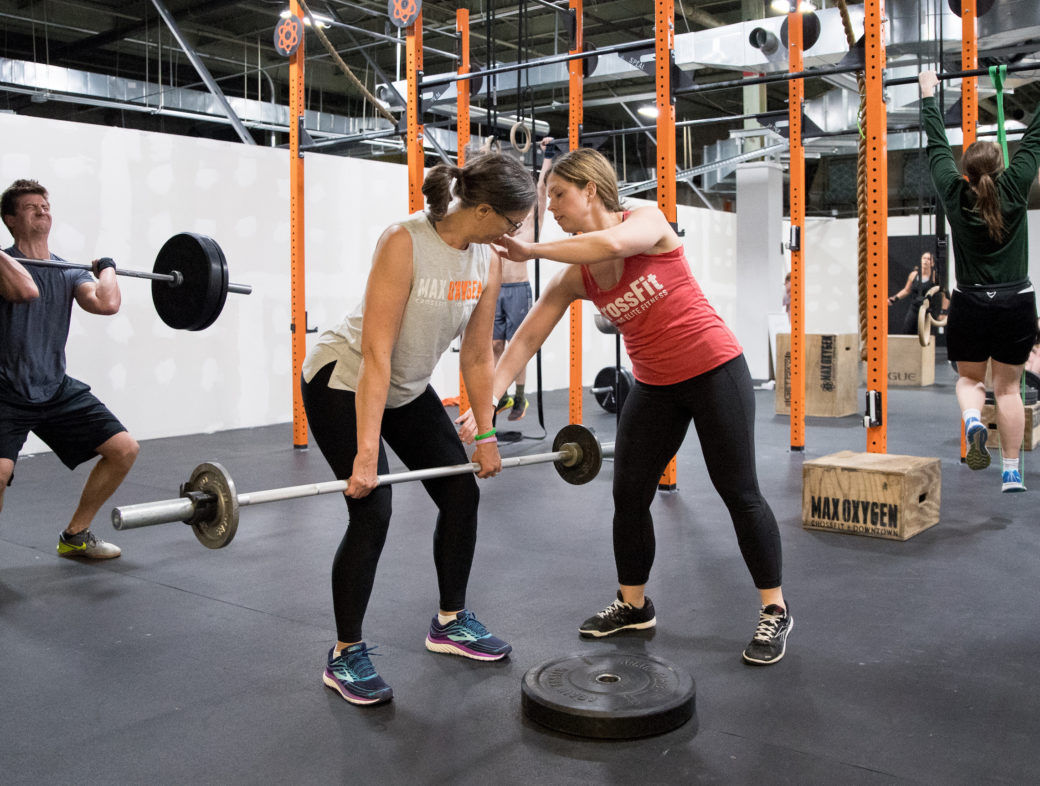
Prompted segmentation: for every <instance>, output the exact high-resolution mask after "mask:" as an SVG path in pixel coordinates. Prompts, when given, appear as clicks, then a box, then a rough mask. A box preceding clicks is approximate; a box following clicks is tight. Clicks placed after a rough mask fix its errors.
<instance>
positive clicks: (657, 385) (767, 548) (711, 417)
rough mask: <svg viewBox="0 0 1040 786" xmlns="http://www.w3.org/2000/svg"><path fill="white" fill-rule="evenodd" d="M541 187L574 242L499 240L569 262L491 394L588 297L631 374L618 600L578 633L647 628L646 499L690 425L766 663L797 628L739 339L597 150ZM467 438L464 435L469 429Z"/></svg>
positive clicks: (580, 153)
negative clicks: (726, 517) (726, 516)
mask: <svg viewBox="0 0 1040 786" xmlns="http://www.w3.org/2000/svg"><path fill="white" fill-rule="evenodd" d="M548 193H549V210H550V211H552V213H553V215H554V216H555V218H556V222H557V223H558V224H559V225H560V227H561V228H562V229H564V230H565V231H566V232H569V233H581V234H573V235H572V236H571V237H567V238H563V239H561V240H552V241H547V242H543V243H527V242H521V241H517V240H515V239H513V238H503V239H502V241H501V242H503V243H504V244H505V254H506V256H507V257H508V258H509V259H513V260H516V261H522V260H527V259H533V258H535V257H540V258H543V259H553V260H557V261H559V262H564V263H568V264H569V265H570V267H567V268H566V269H564V270H563V271H562V272H560V273H559V274H557V275H556V276H555V277H554V278H553V279H552V280H551V281H550V283H549V284H548V286H547V287H546V289H545V292H544V293H543V294H542V296H541V297H540V298H539V299H538V302H537V303H536V304H535V306H534V308H533V309H532V310H531V312H530V314H529V315H528V316H527V318H526V319H525V320H524V322H523V324H522V325H521V326H520V329H519V330H518V331H517V333H516V335H515V336H514V337H513V341H512V343H511V344H510V345H509V347H508V348H507V350H506V352H505V354H504V355H503V356H502V359H501V360H500V361H499V363H498V365H497V367H496V370H495V389H494V393H495V396H498V395H500V394H501V393H502V392H503V391H504V390H505V387H506V385H507V384H508V381H509V380H511V379H512V378H513V376H515V374H516V372H517V371H518V370H519V369H520V368H521V367H523V366H524V365H525V364H526V363H527V361H528V360H529V359H530V358H531V356H532V355H533V354H534V353H535V352H536V351H537V350H538V348H539V347H540V346H541V345H542V343H543V342H544V341H545V339H546V338H547V337H548V335H549V333H550V332H551V331H552V329H553V327H555V325H556V324H557V323H558V322H559V321H560V319H561V318H562V317H563V315H564V314H565V313H566V312H567V310H568V308H569V306H570V304H571V302H572V301H574V300H577V299H585V300H591V301H592V302H593V303H594V304H595V306H596V307H597V308H598V309H599V311H600V313H601V314H602V315H603V316H604V317H606V318H607V319H608V320H610V321H611V322H612V323H613V324H615V325H616V326H617V328H618V330H619V332H620V333H621V335H622V336H623V338H624V340H625V347H626V349H627V351H628V354H629V357H630V359H631V361H632V366H633V375H634V376H635V379H636V382H635V385H634V388H633V390H632V391H631V392H630V393H629V395H628V397H627V398H626V399H625V403H624V406H623V408H622V412H621V417H620V421H619V424H618V432H617V437H616V439H615V448H614V481H613V496H614V523H613V527H614V556H615V562H616V565H617V575H618V583H619V589H618V593H617V599H616V600H615V601H614V602H613V603H611V604H610V605H609V606H607V608H605V609H604V610H603V611H600V612H598V613H597V614H595V615H593V616H592V617H590V618H589V619H588V620H586V621H585V622H584V623H582V625H581V627H580V628H579V630H580V632H581V634H582V635H583V636H593V637H601V636H609V635H611V634H613V633H617V632H618V631H621V630H625V629H646V628H651V627H653V626H654V625H655V624H656V616H655V612H654V608H653V604H652V603H651V601H650V598H649V597H647V595H646V594H645V589H646V584H647V581H648V580H649V577H650V569H651V566H652V564H653V560H654V553H655V548H656V546H655V539H654V529H653V519H652V517H651V515H650V503H651V502H652V500H653V498H654V494H655V492H656V489H657V482H658V479H659V478H660V476H661V473H662V472H664V470H665V467H666V466H667V464H668V462H669V461H670V460H671V457H672V456H673V455H675V453H676V451H678V449H679V447H680V445H681V444H682V442H683V438H684V437H685V434H686V431H687V428H688V427H689V425H690V423H691V422H692V423H693V424H694V427H695V428H696V429H697V433H698V436H699V437H700V439H701V441H702V445H703V444H704V441H705V440H708V439H710V440H711V450H706V451H704V459H705V463H706V465H707V468H708V473H709V476H710V477H711V481H712V484H713V485H714V486H715V488H716V490H717V491H718V492H719V494H720V496H721V497H722V499H723V501H724V502H725V504H726V507H727V509H728V511H729V513H730V517H731V518H732V521H733V526H734V528H735V530H736V534H737V542H738V544H739V546H740V550H741V553H742V555H743V557H744V561H745V564H746V565H747V567H748V570H749V571H750V573H751V577H752V579H753V581H754V583H755V586H756V588H757V589H758V591H759V595H760V600H761V608H760V610H759V620H758V625H757V627H756V631H755V634H754V637H753V638H752V640H751V642H750V643H749V644H748V645H747V647H746V648H745V649H744V652H743V659H744V661H745V662H746V663H748V664H751V665H768V664H771V663H775V662H776V661H778V660H780V659H781V658H782V657H783V656H784V652H785V649H786V641H787V635H788V633H789V632H790V630H791V627H792V624H793V623H792V618H791V615H790V614H789V612H788V608H787V603H786V602H785V600H784V596H783V592H782V590H781V582H780V578H781V549H780V533H779V530H778V528H777V524H776V519H775V517H774V516H773V512H772V510H770V508H769V505H768V503H767V502H766V501H765V499H764V498H763V497H762V494H761V492H760V490H759V486H758V478H757V474H756V470H755V446H754V411H755V400H754V390H753V386H752V383H751V376H750V374H749V372H748V368H747V363H746V362H745V360H744V355H743V352H742V350H741V348H740V345H739V344H738V342H737V340H736V338H735V337H734V336H733V333H732V332H731V331H730V330H729V328H728V327H727V326H726V324H725V323H724V322H723V320H722V318H721V317H719V315H718V314H717V313H716V312H715V309H714V308H712V306H711V304H710V303H709V302H708V300H707V298H705V296H704V293H703V292H702V291H701V289H700V286H699V285H698V284H697V281H696V280H695V279H694V277H693V275H692V273H691V272H690V266H689V264H688V263H687V261H686V256H685V252H684V250H683V247H682V241H681V240H680V239H679V236H678V235H677V234H676V233H675V231H674V230H673V229H672V227H671V226H670V225H669V223H668V221H667V220H666V218H665V216H664V214H663V213H662V212H661V211H660V210H658V209H657V208H656V207H640V208H637V209H635V210H632V211H626V210H625V209H624V208H623V207H622V205H621V202H620V198H619V196H618V186H617V177H616V175H615V173H614V169H613V167H612V166H611V165H610V163H609V162H608V161H607V159H606V158H604V157H603V156H602V155H601V154H599V153H597V152H596V151H594V150H589V149H579V150H573V151H571V152H570V153H567V154H566V155H563V156H561V157H558V158H557V159H556V160H555V161H554V162H553V168H552V171H551V173H550V175H549V178H548ZM496 400H497V399H496ZM460 420H463V419H460ZM463 436H464V437H468V436H470V435H469V433H468V429H467V428H466V427H464V428H463Z"/></svg>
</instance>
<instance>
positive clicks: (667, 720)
mask: <svg viewBox="0 0 1040 786" xmlns="http://www.w3.org/2000/svg"><path fill="white" fill-rule="evenodd" d="M696 703H697V691H696V687H695V685H694V682H693V678H692V677H691V676H690V675H689V674H687V673H686V672H685V671H683V670H682V669H680V668H679V667H677V666H675V665H673V664H671V663H669V662H668V661H666V660H663V659H661V658H657V657H655V656H653V655H646V654H642V653H633V654H624V653H603V654H592V655H568V656H565V657H561V658H555V659H552V660H548V661H545V662H544V663H542V664H540V665H538V666H535V667H534V668H532V669H531V670H530V671H528V672H527V674H525V675H524V679H523V686H522V691H521V704H522V707H523V711H524V715H526V716H527V717H528V718H530V719H531V720H533V721H535V722H536V723H540V724H541V725H542V726H547V727H548V728H550V729H554V730H555V731H562V732H564V733H565V734H573V735H575V736H578V737H595V738H597V739H609V740H623V739H633V738H635V737H648V736H650V735H653V734H663V733H664V732H666V731H671V730H672V729H677V728H678V727H679V726H682V725H683V724H684V723H686V721H688V720H689V719H690V718H692V717H693V715H694V713H695V712H696Z"/></svg>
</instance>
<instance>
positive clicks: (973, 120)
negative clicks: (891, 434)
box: [935, 0, 979, 460]
mask: <svg viewBox="0 0 1040 786" xmlns="http://www.w3.org/2000/svg"><path fill="white" fill-rule="evenodd" d="M977 18H978V15H977V14H976V8H975V0H961V68H962V69H963V70H965V71H969V70H974V69H976V68H978V67H979V41H978V32H977V30H976V27H977V25H976V24H975V20H976V19H977ZM977 80H978V77H974V76H966V77H964V78H963V79H961V139H962V141H961V154H962V155H963V154H964V151H965V150H967V149H968V145H970V144H971V143H972V142H974V141H975V139H976V132H977V126H978V122H979V97H978V81H977ZM944 230H945V227H936V228H935V231H936V232H942V231H944ZM947 278H949V275H947ZM957 430H958V431H960V435H961V460H963V459H964V457H965V456H966V455H968V443H967V441H966V440H965V438H964V427H963V425H961V424H960V423H958V424H957Z"/></svg>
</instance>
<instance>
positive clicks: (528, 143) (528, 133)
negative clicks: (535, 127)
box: [509, 120, 531, 153]
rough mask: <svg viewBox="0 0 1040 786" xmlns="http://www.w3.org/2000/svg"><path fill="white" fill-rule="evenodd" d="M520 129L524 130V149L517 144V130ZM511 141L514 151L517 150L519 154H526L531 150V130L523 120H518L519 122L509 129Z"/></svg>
mask: <svg viewBox="0 0 1040 786" xmlns="http://www.w3.org/2000/svg"><path fill="white" fill-rule="evenodd" d="M518 128H522V129H523V130H524V145H523V147H521V146H520V145H518V144H517V143H516V137H517V133H516V130H517V129H518ZM509 141H510V142H511V143H512V145H513V149H514V150H516V151H517V152H518V153H526V152H527V151H528V150H530V149H531V129H530V128H528V127H527V126H526V125H525V124H524V121H523V120H518V121H517V122H515V123H513V127H512V128H510V129H509Z"/></svg>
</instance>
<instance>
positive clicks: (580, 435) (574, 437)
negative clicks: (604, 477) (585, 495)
mask: <svg viewBox="0 0 1040 786" xmlns="http://www.w3.org/2000/svg"><path fill="white" fill-rule="evenodd" d="M568 442H573V443H575V444H576V445H577V446H578V450H579V451H581V456H580V458H579V459H578V461H577V463H576V464H574V465H573V466H569V467H568V466H566V465H565V464H564V463H563V462H562V461H554V462H553V466H555V467H556V471H557V472H558V473H559V474H560V477H561V478H563V479H564V480H566V481H567V482H568V483H570V484H572V485H574V486H580V485H582V484H583V483H588V482H589V481H590V480H592V479H593V478H594V477H596V475H598V474H599V470H600V467H602V466H603V449H602V448H601V447H600V444H599V440H598V439H596V435H595V434H593V433H592V432H591V431H590V430H589V429H587V428H585V426H581V425H578V424H577V423H569V424H568V425H566V426H564V427H563V428H561V429H560V430H559V432H558V433H557V434H556V438H555V439H554V440H553V451H558V450H560V448H561V447H562V446H563V445H565V444H567V443H568Z"/></svg>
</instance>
